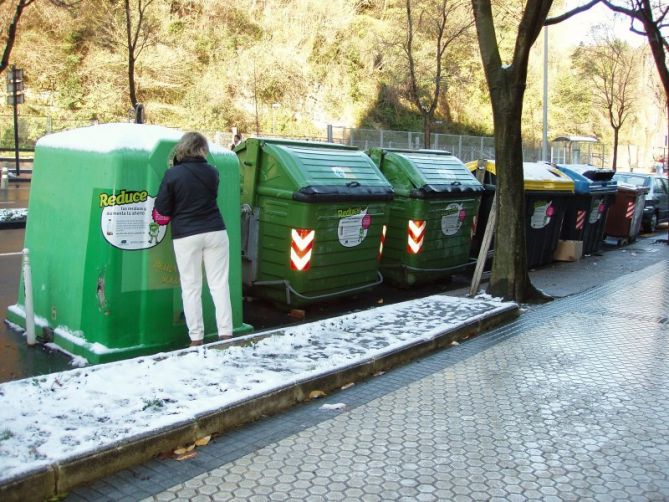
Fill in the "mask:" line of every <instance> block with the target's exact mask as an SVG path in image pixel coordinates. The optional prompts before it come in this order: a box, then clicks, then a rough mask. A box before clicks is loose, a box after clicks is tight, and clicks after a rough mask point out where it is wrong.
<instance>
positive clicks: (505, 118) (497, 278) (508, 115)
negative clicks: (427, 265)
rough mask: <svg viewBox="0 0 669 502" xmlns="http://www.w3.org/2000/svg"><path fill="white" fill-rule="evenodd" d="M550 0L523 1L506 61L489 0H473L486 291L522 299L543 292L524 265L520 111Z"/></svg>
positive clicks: (525, 251)
mask: <svg viewBox="0 0 669 502" xmlns="http://www.w3.org/2000/svg"><path fill="white" fill-rule="evenodd" d="M552 3H553V2H552V0H528V1H527V2H526V3H525V7H524V10H523V12H522V16H521V17H520V20H519V23H518V32H517V35H516V42H515V48H514V50H513V55H512V57H511V59H510V60H509V61H508V62H505V61H504V60H503V59H502V56H501V54H500V50H499V44H498V40H497V35H496V32H495V20H494V17H493V13H492V7H491V1H490V0H472V7H473V9H474V19H475V23H476V31H477V34H478V40H479V49H480V51H481V59H482V61H483V68H484V70H485V75H486V80H487V82H488V89H489V91H490V99H491V102H492V109H493V123H494V127H495V169H496V172H497V206H496V209H497V236H498V238H497V241H496V244H495V260H494V262H493V270H492V277H491V279H490V286H489V291H490V293H491V294H493V295H495V296H501V297H504V298H507V299H513V300H516V301H521V302H524V301H531V300H539V299H542V298H544V295H543V294H542V293H541V292H540V291H539V290H537V289H536V288H535V287H534V286H533V285H532V283H531V281H530V277H529V273H528V268H527V248H526V242H525V239H526V237H525V211H524V209H525V203H524V200H525V197H524V190H523V149H522V137H521V117H522V113H523V98H524V95H525V85H526V81H527V65H528V60H529V54H530V48H531V47H532V44H534V42H535V40H536V39H537V37H538V36H539V33H540V32H541V29H542V27H543V24H544V21H545V20H546V16H547V14H548V11H549V9H550V8H551V4H552Z"/></svg>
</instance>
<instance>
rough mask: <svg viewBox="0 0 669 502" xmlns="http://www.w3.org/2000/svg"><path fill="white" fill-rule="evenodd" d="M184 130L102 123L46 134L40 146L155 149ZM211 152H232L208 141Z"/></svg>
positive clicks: (102, 150) (96, 150) (94, 149)
mask: <svg viewBox="0 0 669 502" xmlns="http://www.w3.org/2000/svg"><path fill="white" fill-rule="evenodd" d="M183 134H184V133H183V131H180V130H178V129H170V128H168V127H162V126H156V125H147V124H123V123H119V124H116V123H112V124H99V125H92V126H88V127H80V128H77V129H70V130H67V131H62V132H57V133H53V134H48V135H46V136H43V137H42V138H40V139H39V140H38V141H37V147H46V148H55V149H62V150H75V151H83V152H94V153H109V152H115V151H120V150H139V151H145V152H153V151H154V150H155V148H156V147H157V146H158V144H159V143H161V142H163V141H171V142H174V143H176V142H177V141H179V140H180V139H181V137H182V136H183ZM209 149H210V151H211V152H212V153H216V154H219V153H228V154H229V153H231V152H230V151H229V149H227V148H224V147H223V146H221V145H217V144H215V143H211V142H210V143H209Z"/></svg>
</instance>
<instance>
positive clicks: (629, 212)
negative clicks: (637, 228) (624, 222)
mask: <svg viewBox="0 0 669 502" xmlns="http://www.w3.org/2000/svg"><path fill="white" fill-rule="evenodd" d="M635 207H636V204H635V203H634V202H632V201H629V202H628V203H627V212H626V213H625V217H626V218H627V219H630V220H631V219H632V216H634V208H635Z"/></svg>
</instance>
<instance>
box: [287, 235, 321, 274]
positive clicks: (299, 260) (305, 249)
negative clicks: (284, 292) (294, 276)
mask: <svg viewBox="0 0 669 502" xmlns="http://www.w3.org/2000/svg"><path fill="white" fill-rule="evenodd" d="M291 237H292V242H291V244H290V269H291V270H297V271H298V272H304V271H305V270H309V267H310V266H311V250H312V249H313V247H314V239H315V237H316V231H315V230H309V229H305V228H298V229H294V228H293V229H292V231H291Z"/></svg>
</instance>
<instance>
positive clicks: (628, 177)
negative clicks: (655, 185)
mask: <svg viewBox="0 0 669 502" xmlns="http://www.w3.org/2000/svg"><path fill="white" fill-rule="evenodd" d="M613 179H614V180H616V181H617V182H618V184H619V185H622V184H626V185H634V186H636V187H646V188H650V183H651V177H650V175H648V174H641V173H616V174H614V176H613Z"/></svg>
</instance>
